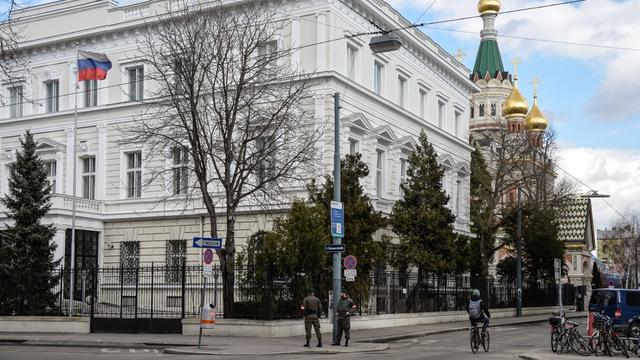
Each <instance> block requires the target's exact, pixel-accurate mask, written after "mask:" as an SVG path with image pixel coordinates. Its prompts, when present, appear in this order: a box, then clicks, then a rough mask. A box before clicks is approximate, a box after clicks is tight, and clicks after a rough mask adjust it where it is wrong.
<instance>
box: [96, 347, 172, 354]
mask: <svg viewBox="0 0 640 360" xmlns="http://www.w3.org/2000/svg"><path fill="white" fill-rule="evenodd" d="M126 350H129V353H131V354H138V353H154V354H160V351H158V349H115V348H104V349H100V351H101V352H103V353H108V354H119V353H120V352H122V351H126Z"/></svg>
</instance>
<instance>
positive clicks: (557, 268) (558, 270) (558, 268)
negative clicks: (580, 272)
mask: <svg viewBox="0 0 640 360" xmlns="http://www.w3.org/2000/svg"><path fill="white" fill-rule="evenodd" d="M553 270H554V273H555V278H556V281H560V279H561V277H562V276H561V274H562V263H561V260H560V259H553Z"/></svg>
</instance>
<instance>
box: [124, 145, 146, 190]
mask: <svg viewBox="0 0 640 360" xmlns="http://www.w3.org/2000/svg"><path fill="white" fill-rule="evenodd" d="M125 155H126V160H127V180H126V181H127V197H128V198H139V197H141V196H142V151H134V152H130V153H127V154H125Z"/></svg>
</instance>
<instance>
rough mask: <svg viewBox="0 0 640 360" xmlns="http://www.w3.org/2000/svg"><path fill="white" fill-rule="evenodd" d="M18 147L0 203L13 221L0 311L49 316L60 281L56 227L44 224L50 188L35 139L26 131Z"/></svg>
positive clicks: (2, 245) (3, 248)
mask: <svg viewBox="0 0 640 360" xmlns="http://www.w3.org/2000/svg"><path fill="white" fill-rule="evenodd" d="M20 143H21V145H22V148H21V149H20V150H19V151H17V153H16V161H15V162H14V163H13V164H11V166H10V173H9V194H8V195H7V196H6V197H4V198H2V199H0V201H1V202H2V204H3V205H4V206H5V207H6V208H7V209H8V211H7V213H6V215H7V217H8V218H9V219H10V220H11V222H12V224H11V225H9V226H7V227H6V229H4V230H3V231H2V240H1V242H0V276H2V277H4V279H3V285H2V286H3V287H6V288H5V289H2V290H3V291H5V290H6V291H7V292H6V293H5V295H4V296H3V297H2V299H0V313H15V314H30V315H32V314H46V313H48V312H49V311H50V310H51V308H52V306H53V304H54V303H55V300H56V296H55V294H53V292H52V289H53V287H54V285H55V284H56V281H57V280H58V279H57V278H56V276H54V274H53V271H54V268H55V267H56V266H57V265H58V262H56V261H54V259H53V254H54V251H55V249H56V245H55V243H53V241H52V240H53V236H54V235H55V231H56V229H55V226H54V225H53V224H48V225H45V224H42V223H41V220H42V218H43V217H44V216H45V215H46V214H47V213H48V212H49V209H50V207H51V202H50V200H51V186H50V185H49V184H48V182H47V171H46V169H45V166H44V163H43V161H42V160H41V159H40V157H39V156H38V154H37V153H36V143H35V141H34V139H33V135H32V134H31V133H30V132H29V131H27V132H26V133H25V135H24V137H23V138H22V139H21V140H20ZM5 279H6V282H4V280H5Z"/></svg>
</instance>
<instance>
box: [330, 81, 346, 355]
mask: <svg viewBox="0 0 640 360" xmlns="http://www.w3.org/2000/svg"><path fill="white" fill-rule="evenodd" d="M333 98H334V103H333V111H334V122H335V123H334V131H335V138H334V148H335V149H334V155H333V201H337V202H340V93H335V94H334V96H333ZM341 230H342V231H344V230H343V229H341ZM333 244H334V245H342V238H340V237H338V236H334V237H333ZM341 255H342V253H340V252H335V253H333V309H332V310H331V311H332V313H333V343H334V344H335V343H337V342H338V313H337V310H338V309H337V304H338V301H340V292H341V291H342V266H341V261H340V258H341Z"/></svg>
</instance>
